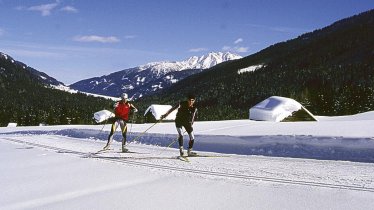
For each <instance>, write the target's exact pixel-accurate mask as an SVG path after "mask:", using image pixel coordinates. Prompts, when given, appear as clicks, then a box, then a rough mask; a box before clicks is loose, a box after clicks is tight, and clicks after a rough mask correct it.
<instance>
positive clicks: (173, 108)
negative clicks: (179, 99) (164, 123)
mask: <svg viewBox="0 0 374 210" xmlns="http://www.w3.org/2000/svg"><path fill="white" fill-rule="evenodd" d="M179 106H180V103H178V104H177V105H175V106H174V107H172V108H171V109H169V111H167V112H166V113H165V114H163V115H161V119H164V118H165V117H167V116H168V115H169V114H170V113H172V112H173V111H174V110H176V109H177V108H179Z"/></svg>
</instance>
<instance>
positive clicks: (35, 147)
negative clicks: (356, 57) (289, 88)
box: [0, 112, 374, 209]
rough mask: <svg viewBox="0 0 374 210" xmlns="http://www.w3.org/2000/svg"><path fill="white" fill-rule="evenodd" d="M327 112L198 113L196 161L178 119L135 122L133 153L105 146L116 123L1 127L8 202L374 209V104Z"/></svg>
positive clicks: (3, 202)
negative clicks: (286, 115)
mask: <svg viewBox="0 0 374 210" xmlns="http://www.w3.org/2000/svg"><path fill="white" fill-rule="evenodd" d="M318 119H319V120H320V121H319V122H285V123H276V122H259V121H251V120H233V121H218V122H196V123H195V125H194V128H195V135H196V142H195V145H196V146H195V150H196V151H197V152H198V153H199V154H202V155H206V156H209V157H190V158H189V161H190V162H184V161H181V160H178V159H177V155H178V153H179V152H178V150H177V149H175V148H176V144H177V143H175V144H173V145H172V147H171V148H167V147H166V145H169V144H170V143H171V142H173V141H174V140H175V138H176V131H175V128H174V123H161V124H156V125H154V126H153V127H152V128H151V129H150V130H149V131H148V132H147V133H145V134H144V135H141V134H142V132H143V131H144V130H146V129H147V128H149V127H150V126H152V124H133V125H131V124H129V134H128V139H129V141H131V140H132V139H134V138H136V137H137V136H139V135H141V136H140V137H139V138H138V139H137V141H136V142H130V143H129V145H128V148H129V149H130V151H132V152H134V153H120V152H119V149H120V145H121V143H120V139H121V136H120V133H119V132H118V131H117V133H116V135H115V137H114V138H115V140H116V141H115V142H113V145H112V148H113V149H112V150H110V151H109V152H105V153H96V152H97V151H98V150H100V149H101V148H102V147H103V146H104V145H105V143H106V138H107V135H108V133H109V128H110V126H109V125H105V126H103V125H96V126H88V125H87V126H85V125H67V126H45V127H14V128H0V171H1V172H0V186H1V189H2V190H1V191H0V209H373V203H374V182H373V180H374V129H373V124H374V112H368V113H364V114H360V115H354V116H344V117H318ZM187 138H188V136H187V135H186V136H185V146H187ZM211 156H213V157H211Z"/></svg>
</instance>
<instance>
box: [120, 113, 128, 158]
mask: <svg viewBox="0 0 374 210" xmlns="http://www.w3.org/2000/svg"><path fill="white" fill-rule="evenodd" d="M120 126H121V131H122V137H123V139H122V152H127V151H128V149H126V138H127V137H126V135H127V124H126V122H125V121H124V120H121V121H120Z"/></svg>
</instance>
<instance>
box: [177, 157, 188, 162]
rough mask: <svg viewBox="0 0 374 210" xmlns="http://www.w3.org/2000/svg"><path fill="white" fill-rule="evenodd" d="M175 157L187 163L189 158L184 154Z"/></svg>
mask: <svg viewBox="0 0 374 210" xmlns="http://www.w3.org/2000/svg"><path fill="white" fill-rule="evenodd" d="M177 159H178V160H181V161H184V162H187V163H189V162H190V160H188V158H187V157H186V156H178V157H177Z"/></svg>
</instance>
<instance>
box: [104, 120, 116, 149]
mask: <svg viewBox="0 0 374 210" xmlns="http://www.w3.org/2000/svg"><path fill="white" fill-rule="evenodd" d="M117 127H118V122H117V120H116V121H114V122H113V123H112V127H111V129H110V133H109V136H108V142H107V143H106V145H105V147H104V148H103V149H104V150H106V149H109V146H110V144H111V143H112V141H113V135H114V132H115V131H116V130H117Z"/></svg>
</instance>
